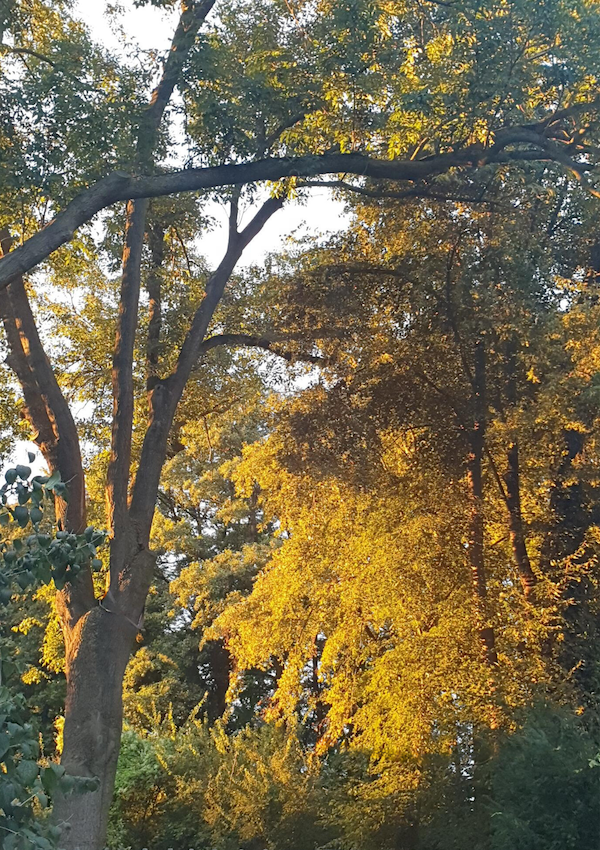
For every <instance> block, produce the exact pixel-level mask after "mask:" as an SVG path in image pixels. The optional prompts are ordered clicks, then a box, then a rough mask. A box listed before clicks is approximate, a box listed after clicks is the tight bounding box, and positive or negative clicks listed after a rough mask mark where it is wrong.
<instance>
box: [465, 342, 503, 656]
mask: <svg viewBox="0 0 600 850" xmlns="http://www.w3.org/2000/svg"><path fill="white" fill-rule="evenodd" d="M473 388H474V398H473V402H474V422H473V430H472V432H471V436H470V442H471V451H470V452H469V457H468V461H467V481H468V486H469V496H470V502H471V510H470V517H469V545H468V548H467V553H468V559H469V566H470V567H471V580H472V583H473V594H474V597H475V605H476V612H477V619H478V623H477V629H478V633H479V638H480V640H481V643H482V645H483V648H484V652H485V658H486V661H487V662H488V664H497V663H498V655H497V652H496V638H495V634H494V629H493V627H492V625H491V624H490V622H489V616H488V605H487V578H486V570H485V552H484V516H483V478H482V466H483V453H484V447H485V442H484V441H485V347H484V342H483V340H479V341H478V343H477V345H476V348H475V370H474V376H473Z"/></svg>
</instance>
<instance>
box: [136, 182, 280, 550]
mask: <svg viewBox="0 0 600 850" xmlns="http://www.w3.org/2000/svg"><path fill="white" fill-rule="evenodd" d="M283 203H284V200H283V198H269V199H268V200H267V201H265V203H264V204H263V205H262V207H261V208H260V209H259V210H258V212H257V213H256V215H255V216H254V218H253V219H252V220H251V221H250V222H249V224H248V225H247V226H246V227H245V228H244V229H243V230H242V231H241V232H240V233H238V232H237V228H236V225H235V222H236V218H237V202H236V199H235V198H234V199H233V202H232V209H231V214H230V230H229V243H228V246H227V250H226V252H225V256H224V257H223V260H222V261H221V263H220V264H219V266H218V268H217V269H216V271H215V272H213V274H212V275H211V276H210V278H209V280H208V283H207V285H206V294H205V296H204V298H203V300H202V302H201V304H200V306H199V307H198V309H197V310H196V313H195V315H194V318H193V320H192V323H191V325H190V329H189V331H188V333H187V335H186V337H185V340H184V342H183V345H182V346H181V350H180V352H179V357H178V360H177V365H176V367H175V370H174V372H173V373H172V374H171V375H170V376H169V377H168V378H167V379H166V380H164V381H160V382H159V383H158V384H157V385H156V387H155V388H154V390H153V392H152V397H151V403H150V407H151V412H150V424H149V426H148V430H147V431H146V435H145V437H144V443H143V446H142V454H141V458H140V464H139V468H138V472H137V475H136V477H135V483H134V486H133V491H132V496H131V508H130V515H131V518H132V520H133V522H134V523H135V525H136V529H137V532H138V535H139V536H140V539H141V540H142V541H144V543H145V544H147V541H148V539H149V536H150V527H151V525H152V517H153V514H154V506H155V503H156V494H157V492H158V485H159V481H160V473H161V470H162V465H163V463H164V459H165V456H166V450H167V440H168V436H169V432H170V430H171V426H172V424H173V418H174V416H175V411H176V410H177V405H178V404H179V401H180V399H181V396H182V394H183V391H184V389H185V385H186V384H187V381H188V379H189V377H190V374H191V372H192V369H193V368H194V366H195V364H196V362H197V360H198V357H199V356H200V353H201V350H202V343H203V341H204V337H205V335H206V331H207V329H208V325H209V323H210V321H211V319H212V317H213V314H214V311H215V309H216V307H217V305H218V303H219V301H220V300H221V296H222V295H223V291H224V289H225V286H226V285H227V282H228V281H229V278H230V277H231V274H232V272H233V270H234V268H235V265H236V263H237V262H238V260H239V258H240V257H241V256H242V253H243V251H244V249H245V248H246V246H247V245H248V244H249V243H250V242H251V241H252V239H254V237H255V236H256V235H257V234H258V233H260V231H261V230H262V228H263V227H264V226H265V224H266V223H267V221H268V220H269V219H270V218H271V217H272V216H273V215H274V214H275V213H276V212H277V211H278V210H279V209H281V207H282V206H283Z"/></svg>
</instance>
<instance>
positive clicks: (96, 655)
mask: <svg viewBox="0 0 600 850" xmlns="http://www.w3.org/2000/svg"><path fill="white" fill-rule="evenodd" d="M135 634H136V630H135V629H134V628H133V627H132V625H131V624H130V623H128V622H127V621H126V620H124V619H123V618H122V617H119V616H117V615H114V614H111V613H108V612H107V611H105V610H103V609H102V608H100V607H99V606H97V607H95V608H94V609H92V610H91V611H90V612H89V613H88V614H86V615H85V617H82V618H81V620H80V621H79V622H78V623H77V626H76V627H75V628H74V629H72V630H71V631H70V633H69V635H68V639H69V643H70V646H69V653H68V657H67V662H66V676H67V699H66V705H65V715H66V722H65V728H64V744H63V754H62V764H63V766H64V767H65V768H66V770H67V773H69V774H72V775H74V776H85V777H97V778H98V779H99V780H100V784H99V786H98V789H97V790H96V791H91V792H89V791H88V792H85V793H80V794H78V793H75V792H72V793H70V794H67V795H62V794H59V795H58V796H57V797H56V799H55V802H54V816H55V820H56V823H57V824H59V825H60V826H61V827H62V828H63V832H62V836H61V841H60V848H61V850H101V848H103V847H104V844H105V840H106V827H107V821H108V810H109V807H110V803H111V800H112V794H113V788H114V780H115V773H116V769H117V760H118V756H119V745H120V740H121V725H122V716H123V699H122V690H123V675H124V673H125V668H126V666H127V662H128V660H129V653H130V651H131V647H132V645H133V640H134V638H135Z"/></svg>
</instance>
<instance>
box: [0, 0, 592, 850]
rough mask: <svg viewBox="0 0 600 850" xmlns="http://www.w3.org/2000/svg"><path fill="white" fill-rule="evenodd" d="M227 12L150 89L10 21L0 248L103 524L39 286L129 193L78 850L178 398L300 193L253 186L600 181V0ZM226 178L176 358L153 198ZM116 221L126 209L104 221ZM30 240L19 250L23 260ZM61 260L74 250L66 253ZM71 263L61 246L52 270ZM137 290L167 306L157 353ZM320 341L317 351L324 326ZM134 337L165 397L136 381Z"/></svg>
mask: <svg viewBox="0 0 600 850" xmlns="http://www.w3.org/2000/svg"><path fill="white" fill-rule="evenodd" d="M167 5H170V4H167ZM212 6H213V3H212V2H210V0H197V2H196V0H185V2H183V3H182V5H181V14H180V18H179V21H178V23H177V26H176V29H175V33H174V36H173V40H172V43H171V48H170V50H169V52H168V54H167V56H166V58H165V60H164V63H163V66H162V69H161V70H160V74H159V80H158V83H157V84H156V85H155V86H154V89H153V90H152V94H151V95H150V97H147V96H146V92H147V91H148V82H149V81H148V75H147V74H144V73H143V74H137V75H136V74H134V73H132V72H131V71H130V70H128V69H126V68H120V67H118V65H117V63H116V62H115V61H114V60H111V59H110V57H106V56H104V54H102V52H101V51H99V50H97V49H96V48H94V47H93V45H91V44H90V41H89V39H88V38H87V36H86V34H85V32H84V31H83V29H82V28H81V26H79V25H78V24H77V23H76V22H74V21H72V20H71V19H70V18H69V16H68V14H67V9H68V6H67V5H66V4H64V3H60V2H57V3H55V4H44V3H33V4H29V3H27V4H25V3H23V4H20V3H18V2H15V3H11V4H10V7H9V9H8V13H9V14H6V13H5V12H4V11H3V13H2V37H3V41H2V57H3V69H4V70H3V77H2V88H3V91H2V93H3V96H4V98H5V103H6V105H7V109H6V110H5V111H4V112H3V117H2V137H1V138H2V147H1V152H2V162H1V163H0V165H1V167H2V170H3V173H4V174H6V175H8V179H7V180H6V191H5V192H4V193H3V197H2V204H1V209H2V224H3V225H5V226H6V227H7V228H8V229H9V231H10V234H5V236H4V238H3V254H4V256H3V258H2V259H1V260H0V287H2V290H3V302H4V309H3V314H4V316H5V319H4V321H5V329H6V336H7V341H8V345H9V348H10V363H11V367H12V368H13V369H14V372H15V374H16V376H17V378H18V380H19V383H20V384H21V387H22V391H23V397H24V401H25V406H26V415H27V417H28V419H29V421H30V422H31V425H32V430H33V433H34V435H35V439H36V441H37V442H38V444H39V446H40V448H41V449H42V451H43V453H44V456H45V457H46V460H47V462H48V464H49V466H50V468H51V470H52V471H54V470H57V471H59V472H60V473H61V475H62V478H63V480H64V481H66V482H68V486H69V497H68V501H66V500H65V499H63V498H61V497H60V495H59V497H58V498H57V514H58V517H59V520H60V522H61V524H62V525H63V527H64V528H65V529H68V530H72V531H81V530H82V529H83V528H84V527H85V526H86V522H87V520H86V511H87V505H86V494H85V474H84V463H83V460H82V452H81V447H80V442H79V433H78V428H77V423H76V422H75V418H74V415H73V409H72V408H71V406H70V404H69V400H68V398H67V395H66V393H65V392H64V391H63V387H62V386H61V381H62V383H63V386H64V385H65V381H64V379H63V377H62V376H61V375H60V374H59V372H57V370H55V369H53V367H52V365H51V362H50V360H49V358H48V356H47V354H46V351H45V350H44V346H43V339H42V336H41V335H40V331H39V328H38V327H37V326H36V322H35V317H34V313H33V311H32V309H31V305H30V301H29V293H28V291H27V287H28V283H27V281H25V280H24V279H23V277H22V276H23V275H25V274H27V273H28V272H31V271H32V270H33V269H34V268H35V267H36V266H37V265H38V264H40V263H42V262H45V261H47V260H48V258H49V257H50V255H51V254H52V253H53V252H55V251H57V249H59V248H61V246H67V245H68V244H69V243H70V242H71V240H72V239H73V236H74V232H75V230H77V229H78V228H81V227H82V226H83V225H86V224H87V223H88V222H90V221H91V220H92V218H93V217H94V216H95V215H96V214H97V213H99V212H100V211H102V210H105V209H106V208H107V207H109V206H111V205H114V204H116V203H119V202H125V203H126V205H127V206H126V214H125V225H124V236H123V244H124V248H123V254H122V274H121V278H120V284H119V292H118V295H117V300H118V311H117V316H116V319H115V325H116V329H115V331H114V343H113V348H112V368H111V394H112V407H113V409H112V417H111V419H112V421H111V425H110V429H111V438H110V448H109V451H110V462H109V467H108V474H107V489H106V496H107V506H108V522H109V531H110V534H111V554H110V570H109V580H108V588H107V592H106V594H105V595H104V596H103V597H102V598H101V599H98V598H97V597H96V594H95V592H94V585H93V581H92V576H91V572H90V570H84V571H83V572H82V573H81V575H80V577H79V578H78V580H77V581H76V582H74V583H71V584H68V585H67V587H66V588H65V589H64V590H63V591H61V593H60V596H59V608H60V614H61V618H62V623H63V631H64V635H65V645H66V676H67V703H66V721H65V733H64V751H63V762H64V765H65V767H66V768H67V771H68V772H70V773H74V774H83V775H84V776H89V775H92V776H97V777H99V779H100V786H99V789H98V790H97V791H96V792H93V793H90V794H88V795H87V796H85V797H79V796H73V795H67V796H64V797H63V798H61V799H59V800H58V801H57V805H56V815H57V817H58V818H59V820H61V821H62V822H63V823H64V824H65V825H69V826H70V828H69V829H68V830H66V831H65V835H64V837H63V839H62V840H63V844H64V846H65V848H67V850H71V848H80V850H97V848H98V847H101V846H102V844H103V841H104V834H105V829H106V817H107V812H108V806H109V803H110V798H111V795H112V787H113V781H114V772H115V767H116V760H117V755H118V747H119V740H120V730H121V715H122V702H121V686H122V679H123V675H124V671H125V667H126V665H127V661H128V658H129V653H130V650H131V646H132V644H133V640H134V638H135V635H136V633H137V630H138V629H139V627H140V625H141V623H142V617H143V609H144V603H145V599H146V595H147V592H148V588H149V586H150V582H151V580H152V574H153V569H154V564H155V556H154V554H153V553H152V551H151V550H150V531H151V525H152V520H153V516H154V510H155V505H156V500H157V494H158V488H159V484H160V477H161V471H162V467H163V464H164V461H165V457H166V454H167V450H168V444H169V436H170V433H171V431H172V427H173V423H174V420H175V416H176V412H177V409H178V405H179V403H180V401H181V399H182V396H183V395H184V392H185V389H186V386H187V384H188V382H189V380H190V378H191V376H192V374H193V370H194V368H195V367H196V364H197V362H198V359H199V358H200V357H201V356H203V355H204V354H206V352H207V351H208V350H210V349H211V348H213V347H215V346H217V345H219V344H226V343H233V344H238V345H239V344H240V343H244V342H245V343H251V342H256V341H257V338H256V335H251V336H250V338H248V336H247V335H246V336H244V333H245V330H246V329H245V328H240V327H234V328H231V327H228V328H225V331H227V332H229V331H231V332H232V334H229V333H217V334H216V335H213V337H212V338H208V339H206V336H207V332H208V331H209V328H210V327H211V323H213V328H215V330H216V327H215V324H214V319H213V317H214V316H215V311H216V310H217V308H218V306H219V304H220V302H221V299H222V296H223V293H224V289H225V286H226V285H227V283H228V281H229V279H230V277H231V275H232V273H233V271H234V269H235V266H236V264H237V262H238V261H239V259H240V257H241V255H242V253H243V251H244V249H245V248H246V247H247V245H248V244H249V242H250V241H251V240H252V239H253V238H254V237H255V236H256V235H257V234H258V233H259V232H260V231H261V229H262V228H263V227H264V225H265V224H266V223H267V222H268V221H269V219H270V218H271V217H272V216H273V215H274V214H275V213H276V212H277V211H278V210H279V209H280V208H281V207H282V206H283V203H284V200H285V198H286V197H287V194H288V191H289V189H290V183H289V182H288V183H286V184H284V185H281V186H279V187H278V188H277V189H276V191H275V192H274V193H273V195H272V196H270V197H267V199H266V200H264V201H263V202H262V203H261V204H260V205H259V206H258V210H257V211H256V212H254V214H253V216H252V218H251V219H250V221H249V222H248V223H247V224H246V225H245V227H243V228H241V229H240V223H239V221H240V204H241V203H242V202H243V200H244V197H245V196H244V190H243V189H242V187H243V186H245V185H247V184H255V183H257V182H260V181H267V180H269V181H279V180H286V179H287V180H288V181H289V180H290V179H291V183H292V184H294V183H297V181H298V178H310V179H314V178H315V177H316V176H317V175H320V174H337V175H344V174H345V175H348V174H353V175H356V180H355V181H354V182H353V184H352V186H351V188H353V189H354V190H357V191H359V192H370V191H372V187H371V186H370V185H367V184H366V183H365V178H373V179H374V180H379V181H381V180H386V181H387V180H394V181H396V182H399V183H400V186H399V187H398V188H397V194H400V195H404V196H406V197H410V196H414V195H425V196H427V195H430V194H432V193H439V192H440V191H441V192H442V194H443V193H444V191H445V189H444V183H443V180H442V181H441V182H440V180H439V178H440V176H443V175H446V174H447V173H448V172H449V171H450V170H458V172H459V174H460V175H461V176H462V175H464V174H465V173H468V172H471V171H472V170H473V169H480V168H482V167H492V168H493V167H494V165H495V164H496V165H497V164H505V163H510V164H514V165H515V166H516V167H519V165H520V164H522V163H523V162H525V163H528V162H530V161H531V160H541V161H545V162H547V161H555V162H557V163H559V164H560V166H562V167H564V168H565V169H566V171H567V172H568V173H571V174H574V175H575V176H576V178H577V179H578V180H580V181H581V182H582V183H584V184H585V185H586V186H589V187H590V188H591V189H592V190H593V191H595V190H594V188H593V181H594V176H593V169H594V166H595V162H596V158H597V150H596V148H595V147H594V140H595V132H596V124H595V117H596V114H597V109H598V104H597V102H596V100H595V99H594V96H593V93H592V92H593V89H592V83H591V81H592V79H593V77H594V75H595V74H597V71H598V68H597V61H598V60H597V46H598V34H597V19H596V17H595V16H594V10H593V9H592V8H591V7H590V6H589V4H587V3H586V2H584V0H567V1H566V2H565V3H564V4H560V6H559V7H557V8H555V7H554V4H546V3H544V4H540V5H539V6H538V5H536V7H535V8H531V4H528V3H525V2H517V0H515V2H513V3H510V4H508V5H507V4H505V3H500V2H493V1H492V0H490V2H488V3H486V4H485V7H484V8H483V10H482V8H481V4H480V3H479V2H475V1H474V2H468V3H465V4H464V7H463V5H462V4H461V5H460V6H455V5H454V4H423V3H421V2H415V3H412V2H408V3H398V4H396V3H392V4H389V3H387V2H382V3H375V4H372V3H367V2H363V0H349V2H345V3H342V4H339V3H329V2H323V3H321V4H318V5H317V6H316V7H313V5H312V4H303V3H301V4H298V7H297V9H296V11H293V10H292V11H290V10H291V8H292V7H291V6H290V5H288V4H287V3H284V2H279V0H264V2H262V3H260V4H258V5H255V4H247V3H245V2H241V0H240V2H239V3H231V4H228V3H223V4H222V6H221V7H220V10H219V18H218V20H217V23H216V24H215V25H214V27H213V28H212V30H211V31H210V33H207V35H206V37H205V36H202V37H199V36H198V33H199V31H200V28H201V27H202V26H203V25H204V22H205V19H206V17H207V16H208V15H209V13H210V12H211V10H212ZM550 12H551V14H550ZM575 21H577V24H575V23H574V22H575ZM265 22H267V23H268V26H265ZM582 32H585V34H586V47H585V49H583V50H581V49H579V48H580V40H581V34H582ZM242 33H244V34H245V36H244V37H242ZM244 45H249V49H245V48H244ZM257 57H258V59H257ZM482 57H485V58H482ZM221 69H222V70H223V73H222V74H221ZM549 69H550V70H549ZM500 71H502V79H503V84H502V87H501V88H500V89H499V88H498V86H497V75H498V73H499V72H500ZM176 87H177V88H178V89H179V91H180V93H181V94H182V95H183V109H184V113H185V116H186V122H185V131H186V137H185V142H186V143H187V154H188V161H187V162H186V165H188V166H190V167H185V168H181V169H173V168H170V167H169V165H168V160H167V158H166V156H165V154H166V152H167V151H168V132H167V131H166V127H165V116H166V115H167V114H168V106H169V103H170V101H171V98H172V95H173V92H174V90H175V88H176ZM223 104H225V107H224V106H223ZM557 104H558V107H557ZM129 113H130V114H132V116H133V117H132V119H131V120H128V118H127V116H128V114H129ZM448 113H450V114H451V115H452V118H451V119H450V120H447V115H448ZM30 134H32V138H33V144H32V145H31V144H30V141H29V139H30ZM211 135H212V139H211ZM65 151H66V152H67V153H68V156H65ZM103 155H104V159H105V160H106V161H107V162H108V166H109V167H108V169H107V168H106V166H105V165H103V164H102V159H103ZM107 171H109V173H108V174H107V173H106V172H107ZM340 180H341V177H340ZM227 186H230V187H233V188H231V189H230V190H229V192H228V194H227V195H226V197H227V200H228V204H229V210H230V213H229V229H228V241H227V248H226V251H225V254H224V257H223V259H222V261H221V263H220V264H219V265H218V267H217V268H216V270H215V271H214V272H213V273H212V274H211V275H210V276H209V277H208V279H206V280H204V281H203V283H204V286H203V287H202V289H201V290H200V292H199V293H198V295H197V298H196V303H195V304H194V305H193V309H192V310H191V311H190V315H189V323H188V324H187V326H186V327H183V328H182V327H180V329H179V330H180V331H181V332H180V333H179V336H178V337H176V338H177V341H178V345H177V346H176V349H175V351H168V352H166V355H165V356H164V357H163V359H162V361H161V359H160V357H159V356H157V352H160V346H161V314H162V306H163V301H164V299H165V294H164V289H165V287H164V286H163V284H162V281H163V280H164V276H165V274H166V270H165V263H164V257H165V250H164V241H165V238H164V234H165V228H164V222H163V221H161V220H160V216H157V218H156V219H153V218H152V217H151V216H150V214H149V212H148V210H149V202H148V199H149V198H153V197H159V196H160V197H164V196H166V195H171V194H174V193H179V192H184V191H187V192H191V191H198V190H202V189H204V190H210V189H217V188H219V187H227ZM246 197H247V195H246ZM15 199H16V200H17V202H18V203H17V204H16V205H15ZM15 206H16V208H17V209H21V210H22V212H21V214H20V215H19V216H16V215H15ZM59 210H62V211H60V212H59ZM51 215H52V216H54V217H53V218H52V220H51V221H50V222H49V223H47V221H48V218H49V217H50V216H51ZM114 224H115V222H114V221H111V220H110V219H108V228H109V229H110V227H113V228H114ZM44 225H45V226H44ZM39 228H41V229H39ZM89 234H90V231H89V230H88V231H87V232H85V231H84V236H83V237H82V238H81V239H80V242H79V245H78V248H79V249H80V251H82V252H83V251H84V250H85V249H86V248H87V249H88V250H90V249H91V248H92V244H93V241H92V240H91V238H90V235H89ZM17 235H19V237H20V238H21V240H22V244H20V245H18V246H16V247H14V249H13V250H10V251H9V248H10V243H11V238H12V240H14V239H15V238H16V237H17ZM146 237H147V245H148V253H147V254H146V250H145V247H144V245H145V238H146ZM184 253H185V252H184ZM59 256H62V257H63V258H64V257H71V256H76V252H72V253H71V251H70V249H69V248H63V253H62V255H59ZM58 262H59V261H58V260H54V258H52V260H51V262H50V263H47V264H46V267H47V268H48V267H52V265H53V264H55V265H54V267H55V268H56V265H58ZM146 263H147V265H146ZM65 266H66V268H65V269H64V271H65V272H66V273H67V274H68V273H69V264H68V263H65ZM71 269H73V265H71ZM143 284H145V285H146V287H147V294H148V300H149V312H150V315H149V318H148V322H147V339H146V340H145V342H144V344H143V345H140V342H139V332H138V316H139V313H140V304H141V300H140V296H141V291H142V285H143ZM219 330H221V329H219ZM269 330H270V329H266V339H265V329H264V328H263V329H261V332H260V334H259V337H258V343H259V344H262V345H263V346H266V347H269V346H271V345H272V344H273V340H272V339H270V338H269ZM312 331H313V333H312V339H313V340H314V339H319V338H320V334H322V333H324V331H315V329H314V328H313V329H312ZM140 349H141V350H143V352H144V355H143V360H144V362H145V367H144V368H145V371H146V379H147V380H146V387H147V389H146V391H141V392H138V386H139V382H138V381H137V380H136V378H137V376H138V374H139V365H140V363H139V355H138V351H139V350H140ZM142 371H143V370H142ZM59 378H61V381H59ZM136 397H137V399H138V405H137V407H136V403H135V402H136ZM144 406H146V410H147V414H148V415H147V423H146V424H145V425H142V424H140V423H141V421H142V418H141V415H140V412H141V411H142V410H143V408H144ZM140 432H141V433H140ZM134 440H135V441H136V448H137V455H136V458H135V460H136V464H132V458H133V456H134V454H133V448H134ZM475 454H477V452H475ZM134 466H135V474H133V473H134V469H133V467H134ZM474 490H475V488H474ZM474 497H475V498H478V496H477V493H474ZM314 639H315V636H313V640H314Z"/></svg>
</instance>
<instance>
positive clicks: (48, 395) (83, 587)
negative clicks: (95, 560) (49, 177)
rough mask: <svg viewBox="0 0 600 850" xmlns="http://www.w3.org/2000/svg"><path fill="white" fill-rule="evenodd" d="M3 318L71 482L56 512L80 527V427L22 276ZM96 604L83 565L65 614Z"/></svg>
mask: <svg viewBox="0 0 600 850" xmlns="http://www.w3.org/2000/svg"><path fill="white" fill-rule="evenodd" d="M10 245H11V238H10V235H9V233H8V231H7V230H2V231H0V253H2V254H6V253H8V251H9V250H10ZM3 314H4V315H3V318H4V326H5V328H6V334H7V340H8V344H9V349H10V357H9V365H10V366H11V368H13V370H14V371H15V374H16V375H17V378H18V379H19V383H20V384H21V387H22V389H23V395H24V398H25V404H26V405H27V416H28V418H29V420H30V421H31V423H32V424H33V426H34V428H35V430H36V431H37V434H36V435H35V437H34V439H35V441H36V443H37V445H38V446H39V447H40V449H41V451H42V453H43V455H44V458H45V460H46V462H47V463H48V466H49V467H50V470H51V471H52V472H54V471H58V472H60V475H61V478H62V479H63V481H64V482H65V483H66V484H67V486H68V488H69V501H68V502H65V500H64V499H57V500H56V510H57V518H58V519H60V521H61V523H62V525H63V527H64V528H65V529H67V530H70V531H75V532H76V533H81V532H82V531H83V530H84V528H85V526H86V504H85V478H84V473H83V466H82V462H81V449H80V446H79V436H78V434H77V428H76V426H75V422H74V420H73V416H72V414H71V410H70V408H69V405H68V403H67V401H66V399H65V397H64V396H63V394H62V391H61V389H60V387H59V385H58V382H57V380H56V376H55V375H54V371H53V369H52V366H51V365H50V361H49V360H48V357H47V355H46V352H45V351H44V348H43V346H42V343H41V340H40V337H39V334H38V331H37V328H36V325H35V319H34V317H33V313H32V312H31V306H30V304H29V299H28V297H27V293H26V291H25V286H24V284H23V279H22V278H21V277H18V278H15V279H13V281H12V283H11V285H10V287H9V289H8V290H7V291H5V292H4V293H3ZM94 604H95V598H94V588H93V583H92V575H91V572H90V570H89V569H85V570H82V571H81V573H80V575H79V577H78V579H77V581H76V583H75V584H74V585H73V586H71V585H67V587H66V588H65V590H64V591H63V592H62V593H61V595H60V599H59V608H60V613H61V616H62V617H63V618H64V619H65V620H67V621H68V622H69V624H70V625H74V624H75V622H77V620H78V619H79V618H80V617H81V616H82V615H83V614H85V613H86V612H87V611H89V610H90V608H91V607H92V606H93V605H94Z"/></svg>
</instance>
